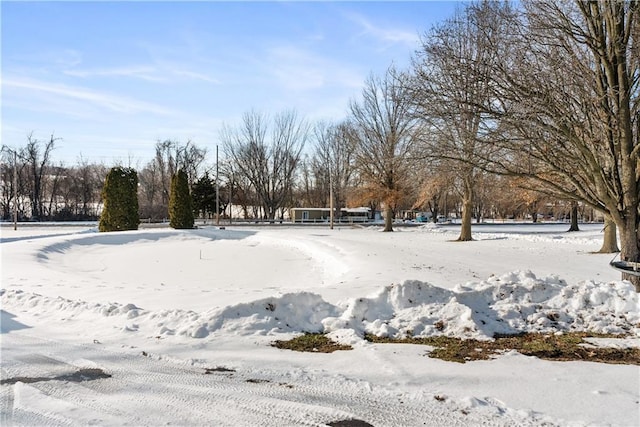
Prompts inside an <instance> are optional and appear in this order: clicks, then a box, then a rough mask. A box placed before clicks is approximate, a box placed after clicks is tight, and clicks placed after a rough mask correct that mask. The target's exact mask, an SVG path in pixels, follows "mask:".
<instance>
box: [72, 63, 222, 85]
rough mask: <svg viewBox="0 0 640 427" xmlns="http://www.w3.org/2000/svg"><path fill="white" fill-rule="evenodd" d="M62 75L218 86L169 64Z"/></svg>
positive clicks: (98, 69) (205, 76)
mask: <svg viewBox="0 0 640 427" xmlns="http://www.w3.org/2000/svg"><path fill="white" fill-rule="evenodd" d="M63 73H64V74H66V75H68V76H73V77H80V78H91V77H129V78H135V79H141V80H145V81H148V82H155V83H167V82H171V81H174V80H175V78H176V77H179V78H186V79H188V80H199V81H204V82H207V83H213V84H219V83H220V82H219V81H218V80H217V79H215V78H213V77H210V76H208V75H206V74H204V73H200V72H197V71H193V70H190V69H186V68H183V67H180V66H176V65H173V64H170V63H166V62H163V63H158V64H157V65H131V66H123V67H113V68H93V69H67V70H64V71H63Z"/></svg>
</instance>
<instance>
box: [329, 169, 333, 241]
mask: <svg viewBox="0 0 640 427" xmlns="http://www.w3.org/2000/svg"><path fill="white" fill-rule="evenodd" d="M332 175H333V174H332V173H331V165H329V229H331V230H333V176H332Z"/></svg>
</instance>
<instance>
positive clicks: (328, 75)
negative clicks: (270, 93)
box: [265, 46, 363, 91]
mask: <svg viewBox="0 0 640 427" xmlns="http://www.w3.org/2000/svg"><path fill="white" fill-rule="evenodd" d="M265 69H266V70H267V71H268V72H269V73H271V74H272V75H274V76H275V77H276V79H277V80H278V82H279V83H280V85H281V86H283V87H284V88H286V89H288V90H294V91H305V90H316V89H320V88H323V87H326V86H328V85H331V86H343V87H346V88H350V89H351V88H354V87H355V88H359V87H361V86H362V81H363V76H362V75H360V74H359V73H358V72H356V71H354V70H352V69H350V68H349V67H348V65H346V64H342V63H339V62H336V61H334V60H332V59H330V58H326V57H323V56H320V55H316V54H314V53H313V52H312V51H309V50H306V49H302V48H299V47H295V46H277V47H274V48H271V49H269V50H268V51H267V59H266V66H265Z"/></svg>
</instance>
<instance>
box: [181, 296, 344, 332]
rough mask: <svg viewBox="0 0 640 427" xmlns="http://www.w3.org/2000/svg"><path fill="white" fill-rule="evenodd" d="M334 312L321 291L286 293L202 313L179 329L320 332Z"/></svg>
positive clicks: (200, 330) (333, 307) (335, 310)
mask: <svg viewBox="0 0 640 427" xmlns="http://www.w3.org/2000/svg"><path fill="white" fill-rule="evenodd" d="M337 314H338V308H337V307H336V306H334V305H332V304H329V303H328V302H326V301H324V300H323V299H322V297H320V295H317V294H312V293H309V292H299V293H289V294H284V295H282V296H279V297H272V298H264V299H261V300H257V301H253V302H250V303H246V304H237V305H233V306H229V307H225V308H223V309H220V310H215V311H213V312H211V313H210V314H208V315H204V316H201V317H200V318H199V319H198V320H197V321H195V322H193V323H192V324H190V325H188V326H187V327H186V328H185V329H183V330H182V332H181V333H182V334H186V335H189V336H192V337H194V338H203V337H205V336H207V335H209V333H211V332H215V331H217V330H224V331H226V332H233V333H237V334H269V333H274V332H322V331H323V326H322V320H323V319H325V318H326V317H329V316H336V315H337Z"/></svg>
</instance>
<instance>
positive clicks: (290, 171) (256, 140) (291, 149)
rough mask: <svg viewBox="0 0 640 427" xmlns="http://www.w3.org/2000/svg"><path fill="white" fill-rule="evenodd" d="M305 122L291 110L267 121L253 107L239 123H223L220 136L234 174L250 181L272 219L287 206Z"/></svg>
mask: <svg viewBox="0 0 640 427" xmlns="http://www.w3.org/2000/svg"><path fill="white" fill-rule="evenodd" d="M308 134H309V126H308V125H307V123H306V122H305V121H304V120H302V119H299V118H298V115H297V113H295V112H293V111H289V112H284V113H280V114H277V115H276V116H275V117H274V118H273V119H272V120H271V121H270V120H269V118H268V117H267V116H266V115H263V114H260V113H258V112H256V111H250V112H248V113H245V114H244V116H243V119H242V123H241V125H239V126H238V127H236V128H233V127H228V126H227V127H225V129H224V130H223V132H222V135H221V139H222V141H223V146H224V151H225V153H226V155H227V157H228V158H229V160H230V161H231V162H232V163H233V167H234V169H235V171H236V174H237V175H238V176H241V177H246V179H247V180H248V181H249V182H250V183H251V186H252V187H253V189H254V190H255V192H256V194H257V197H258V199H259V200H260V202H261V205H262V208H263V214H264V217H265V218H268V219H275V217H276V214H277V213H278V211H280V212H281V214H282V209H283V208H285V207H288V206H287V204H288V203H289V201H290V200H291V196H292V191H293V185H294V179H295V177H296V175H295V174H296V172H297V169H298V165H299V162H300V157H301V152H302V149H303V147H304V145H305V143H306V141H307V137H308Z"/></svg>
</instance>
